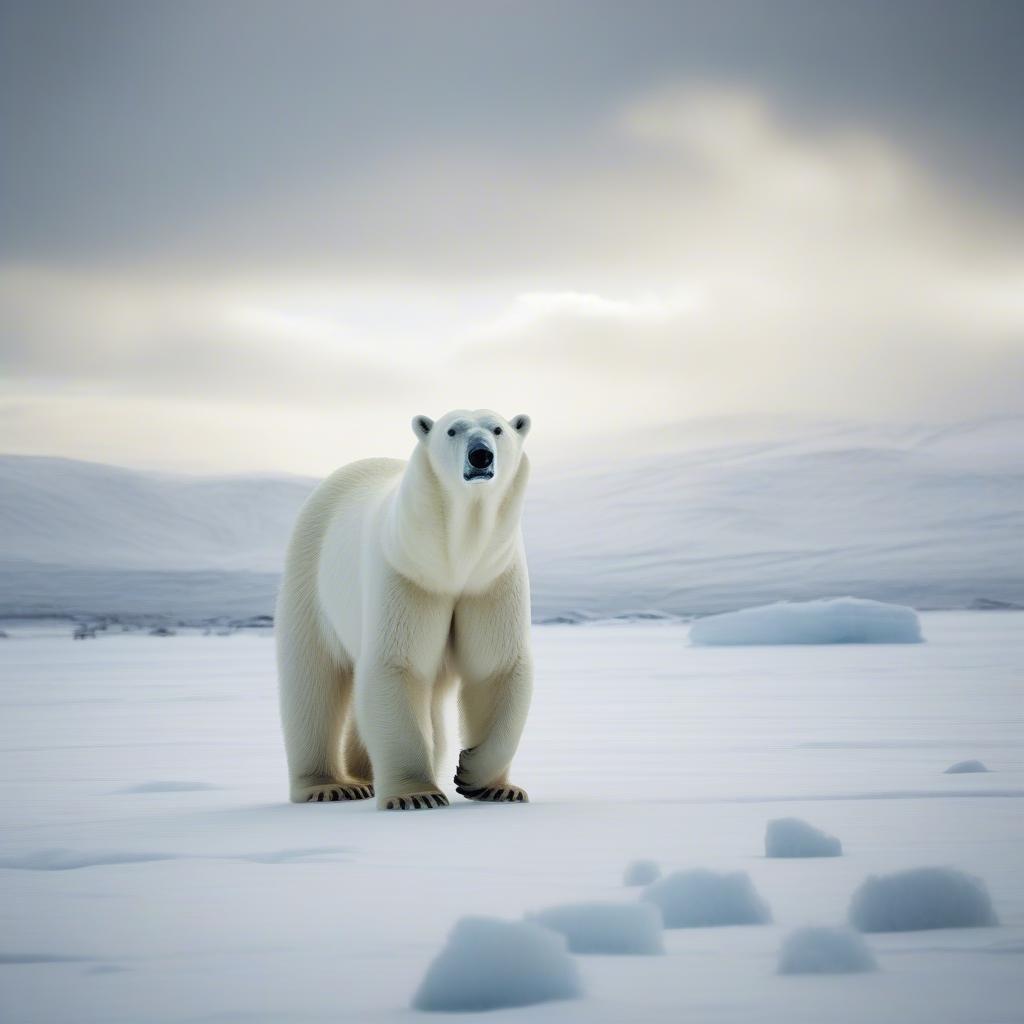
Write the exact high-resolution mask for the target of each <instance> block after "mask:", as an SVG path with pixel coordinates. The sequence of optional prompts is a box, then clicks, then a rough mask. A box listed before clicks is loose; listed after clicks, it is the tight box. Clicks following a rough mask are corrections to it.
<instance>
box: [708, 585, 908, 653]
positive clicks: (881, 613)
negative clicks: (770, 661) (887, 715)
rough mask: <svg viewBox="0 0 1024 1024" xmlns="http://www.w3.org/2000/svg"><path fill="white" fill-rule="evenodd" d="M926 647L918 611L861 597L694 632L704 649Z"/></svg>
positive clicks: (748, 615)
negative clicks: (851, 646) (877, 645)
mask: <svg viewBox="0 0 1024 1024" xmlns="http://www.w3.org/2000/svg"><path fill="white" fill-rule="evenodd" d="M920 642H921V624H920V621H919V620H918V617H917V612H915V611H914V609H913V608H905V607H903V606H902V605H896V604H885V603H884V602H882V601H868V600H865V599H863V598H856V597H836V598H831V599H829V600H822V601H804V602H801V603H798V604H790V603H789V602H786V601H781V602H779V603H778V604H769V605H761V606H759V607H757V608H744V609H743V610H742V611H738V612H726V613H725V614H723V615H712V616H710V617H709V618H706V619H699V620H698V621H697V622H695V623H694V624H693V625H692V626H691V627H690V643H691V644H694V645H696V646H700V647H712V646H741V645H748V644H749V645H753V644H916V643H920Z"/></svg>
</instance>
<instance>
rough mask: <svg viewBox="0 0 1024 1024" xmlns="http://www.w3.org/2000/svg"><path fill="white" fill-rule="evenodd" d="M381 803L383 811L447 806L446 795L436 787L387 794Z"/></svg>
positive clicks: (416, 809)
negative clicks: (400, 793) (417, 791)
mask: <svg viewBox="0 0 1024 1024" xmlns="http://www.w3.org/2000/svg"><path fill="white" fill-rule="evenodd" d="M382 803H383V809H384V810H385V811H425V810H429V809H430V808H432V807H447V806H448V797H446V796H445V795H444V793H441V792H439V791H438V790H436V789H431V790H426V791H424V792H422V793H403V794H402V795H401V796H389V797H386V798H385V799H384V800H383V801H382Z"/></svg>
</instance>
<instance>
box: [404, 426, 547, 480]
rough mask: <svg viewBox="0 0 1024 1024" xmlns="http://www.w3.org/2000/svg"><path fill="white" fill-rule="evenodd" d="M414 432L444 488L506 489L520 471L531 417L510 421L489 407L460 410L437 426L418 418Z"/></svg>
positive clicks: (413, 427)
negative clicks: (470, 410) (472, 410)
mask: <svg viewBox="0 0 1024 1024" xmlns="http://www.w3.org/2000/svg"><path fill="white" fill-rule="evenodd" d="M412 429H413V433H414V434H415V435H416V437H417V438H418V440H419V443H420V447H421V448H422V449H423V450H424V451H425V453H426V455H427V458H428V459H429V461H430V465H431V467H432V469H433V470H434V473H435V474H436V476H437V477H438V479H439V480H440V481H441V482H442V483H443V484H444V486H445V487H446V488H448V489H455V488H465V487H473V488H486V489H492V488H493V489H495V490H504V489H505V488H506V487H507V486H508V485H509V484H510V483H511V481H512V480H514V479H515V477H516V474H517V473H518V471H519V467H520V463H521V462H522V454H523V440H524V438H525V437H526V435H527V434H528V433H529V431H530V417H529V416H522V415H520V416H513V417H512V419H511V420H506V419H503V418H502V417H501V416H499V415H498V414H497V413H495V412H491V411H490V410H489V409H477V410H475V411H474V412H469V411H468V410H466V409H456V410H455V411H454V412H449V413H446V414H445V415H444V416H442V417H441V418H440V419H439V420H438V421H437V422H436V423H435V422H434V421H433V420H432V419H431V418H430V417H429V416H414V417H413V421H412Z"/></svg>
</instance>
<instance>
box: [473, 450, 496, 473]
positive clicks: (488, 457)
mask: <svg viewBox="0 0 1024 1024" xmlns="http://www.w3.org/2000/svg"><path fill="white" fill-rule="evenodd" d="M493 461H494V452H492V451H491V449H490V448H485V447H484V446H483V445H480V447H479V448H474V449H473V450H472V451H471V452H470V453H469V464H470V465H471V466H472V467H473V468H474V469H486V468H487V467H488V466H489V465H490V464H491V463H492V462H493Z"/></svg>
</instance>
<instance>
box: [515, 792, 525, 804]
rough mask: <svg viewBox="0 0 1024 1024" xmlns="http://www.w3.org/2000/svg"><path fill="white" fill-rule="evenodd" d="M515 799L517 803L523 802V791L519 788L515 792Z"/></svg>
mask: <svg viewBox="0 0 1024 1024" xmlns="http://www.w3.org/2000/svg"><path fill="white" fill-rule="evenodd" d="M516 800H517V802H519V803H522V802H523V791H522V790H519V792H518V793H516Z"/></svg>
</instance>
